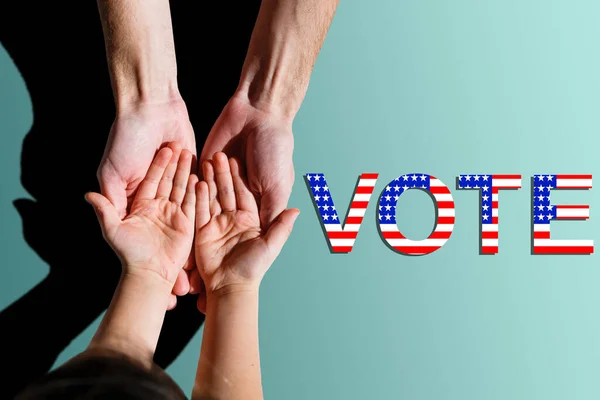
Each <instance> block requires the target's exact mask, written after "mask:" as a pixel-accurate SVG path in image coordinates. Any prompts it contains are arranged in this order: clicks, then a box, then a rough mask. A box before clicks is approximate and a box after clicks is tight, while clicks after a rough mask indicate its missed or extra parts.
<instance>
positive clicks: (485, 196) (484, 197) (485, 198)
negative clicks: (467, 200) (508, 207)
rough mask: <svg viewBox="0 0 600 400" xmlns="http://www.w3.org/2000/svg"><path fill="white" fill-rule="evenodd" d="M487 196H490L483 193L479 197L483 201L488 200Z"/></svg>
mask: <svg viewBox="0 0 600 400" xmlns="http://www.w3.org/2000/svg"><path fill="white" fill-rule="evenodd" d="M489 198H490V196H488V195H487V194H484V195H483V196H482V197H481V199H482V200H483V201H488V199H489Z"/></svg>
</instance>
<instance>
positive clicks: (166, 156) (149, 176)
mask: <svg viewBox="0 0 600 400" xmlns="http://www.w3.org/2000/svg"><path fill="white" fill-rule="evenodd" d="M172 155H173V150H171V149H170V148H168V147H165V148H162V149H160V151H159V152H158V154H156V157H154V160H153V161H152V164H151V165H150V168H149V169H148V172H147V173H146V177H145V178H144V180H143V181H142V183H141V184H140V188H139V190H138V194H137V196H136V200H150V199H155V198H156V190H157V189H158V184H159V183H160V180H161V178H162V176H163V173H164V172H165V168H166V167H167V165H168V164H169V160H171V156H172Z"/></svg>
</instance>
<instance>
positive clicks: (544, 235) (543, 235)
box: [533, 231, 550, 239]
mask: <svg viewBox="0 0 600 400" xmlns="http://www.w3.org/2000/svg"><path fill="white" fill-rule="evenodd" d="M533 238H534V239H550V232H549V231H546V232H533Z"/></svg>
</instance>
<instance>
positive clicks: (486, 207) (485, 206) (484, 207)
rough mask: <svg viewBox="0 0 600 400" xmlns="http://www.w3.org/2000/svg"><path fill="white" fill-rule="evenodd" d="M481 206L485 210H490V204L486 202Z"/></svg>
mask: <svg viewBox="0 0 600 400" xmlns="http://www.w3.org/2000/svg"><path fill="white" fill-rule="evenodd" d="M481 208H483V211H487V210H488V208H490V206H488V205H487V204H486V205H484V206H482V207H481Z"/></svg>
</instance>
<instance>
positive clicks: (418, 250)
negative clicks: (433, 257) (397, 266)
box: [394, 246, 440, 254]
mask: <svg viewBox="0 0 600 400" xmlns="http://www.w3.org/2000/svg"><path fill="white" fill-rule="evenodd" d="M439 248H440V247H439V246H394V249H396V250H398V251H399V252H402V253H406V254H428V253H432V252H434V251H436V250H437V249H439Z"/></svg>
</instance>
